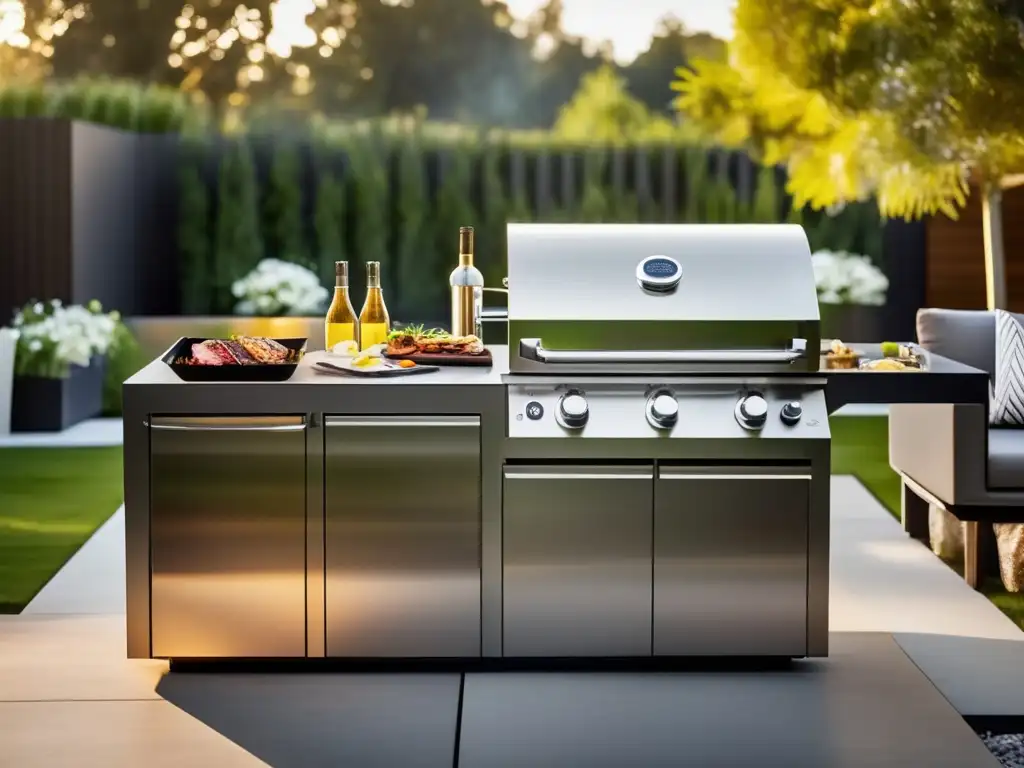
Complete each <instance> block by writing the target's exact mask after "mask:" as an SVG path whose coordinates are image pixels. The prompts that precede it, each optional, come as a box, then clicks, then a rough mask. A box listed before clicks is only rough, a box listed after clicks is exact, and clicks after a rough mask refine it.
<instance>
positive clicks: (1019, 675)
mask: <svg viewBox="0 0 1024 768" xmlns="http://www.w3.org/2000/svg"><path fill="white" fill-rule="evenodd" d="M831 573H832V582H831V589H830V600H831V607H830V612H829V628H830V629H831V631H833V632H890V633H892V634H893V638H894V639H895V641H896V642H897V643H898V644H899V646H900V647H901V648H902V649H903V651H904V652H905V653H906V654H907V655H908V656H909V657H910V658H911V659H912V660H913V661H914V663H915V664H917V666H918V667H919V668H920V669H921V671H922V672H924V674H925V675H926V676H927V677H928V678H929V679H930V680H931V681H932V683H933V684H934V685H935V686H936V687H937V688H938V689H939V690H940V691H941V692H942V694H943V695H944V696H945V697H946V698H947V699H948V700H949V702H950V703H951V704H952V705H953V706H954V707H955V708H956V710H957V711H958V712H959V713H960V714H962V715H964V716H975V717H978V716H993V715H1002V716H1020V717H1024V632H1021V631H1020V629H1019V628H1018V627H1017V625H1016V624H1014V623H1013V622H1012V621H1011V620H1010V619H1009V618H1007V617H1006V615H1005V614H1003V613H1002V612H1001V611H1000V610H999V609H998V608H996V607H995V606H994V605H993V604H992V603H991V602H989V600H988V599H987V598H986V597H985V596H984V595H983V594H981V593H980V592H977V591H976V590H973V589H971V588H970V587H968V586H967V584H966V583H964V580H963V578H962V577H961V576H960V575H958V574H957V573H956V572H955V571H953V570H951V569H950V568H949V567H948V566H946V565H945V564H944V563H943V562H942V561H941V560H939V559H938V558H937V557H936V556H935V555H934V554H932V552H931V551H930V550H929V549H928V548H927V547H925V546H924V545H922V544H921V543H920V542H917V541H915V540H914V539H911V538H910V537H909V536H907V535H906V533H904V531H903V528H902V526H901V525H900V524H899V522H897V521H896V519H895V518H893V517H892V515H890V514H889V513H888V512H887V511H886V510H885V509H884V508H883V507H882V506H881V504H879V503H878V502H877V501H876V500H875V498H874V497H873V496H872V495H871V494H870V493H869V492H868V491H867V490H866V489H865V488H864V487H863V486H862V485H861V484H860V483H859V482H858V481H857V480H855V479H854V478H850V477H834V478H832V568H831Z"/></svg>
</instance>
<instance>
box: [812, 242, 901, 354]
mask: <svg viewBox="0 0 1024 768" xmlns="http://www.w3.org/2000/svg"><path fill="white" fill-rule="evenodd" d="M811 262H812V264H813V265H814V282H815V284H816V286H817V289H818V306H819V308H820V313H821V336H822V338H823V339H843V340H847V341H855V342H856V341H861V342H866V341H881V340H882V336H883V329H882V313H881V310H880V307H882V306H883V305H884V304H885V298H886V293H887V291H888V290H889V279H888V278H887V277H886V276H885V274H884V273H883V272H882V270H880V269H879V268H878V267H876V266H875V265H874V264H873V263H872V262H871V259H869V258H868V257H867V256H860V255H858V254H852V253H845V252H842V251H817V252H816V253H814V254H813V255H812V256H811Z"/></svg>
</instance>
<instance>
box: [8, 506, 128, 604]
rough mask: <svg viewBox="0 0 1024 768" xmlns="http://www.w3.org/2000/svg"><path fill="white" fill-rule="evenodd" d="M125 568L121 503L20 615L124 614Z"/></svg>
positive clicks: (122, 508) (122, 509) (122, 507)
mask: <svg viewBox="0 0 1024 768" xmlns="http://www.w3.org/2000/svg"><path fill="white" fill-rule="evenodd" d="M124 569H125V565H124V506H123V505H122V506H121V507H119V508H118V510H117V511H116V512H115V513H114V514H113V515H111V517H110V518H109V519H108V520H107V522H105V523H104V524H103V525H101V526H100V527H99V528H98V529H97V530H96V532H95V533H94V534H93V535H92V536H91V537H90V538H89V540H88V541H87V542H86V543H85V544H83V545H82V548H81V549H80V550H78V552H77V553H75V555H73V556H72V557H71V559H70V560H68V562H67V563H65V564H64V567H63V568H61V569H60V571H59V572H58V573H57V574H56V575H55V576H54V577H53V578H52V579H50V581H49V582H47V583H46V585H45V586H44V587H43V588H42V589H41V590H39V592H38V593H37V594H36V596H35V597H34V598H32V601H31V602H30V603H29V604H28V605H27V606H25V609H24V610H23V611H22V615H23V616H24V615H34V614H47V613H78V614H81V613H94V614H123V613H124V611H125V575H124Z"/></svg>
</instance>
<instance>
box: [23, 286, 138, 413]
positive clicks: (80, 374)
mask: <svg viewBox="0 0 1024 768" xmlns="http://www.w3.org/2000/svg"><path fill="white" fill-rule="evenodd" d="M120 321H121V318H120V315H119V314H118V313H117V312H109V313H105V312H104V311H103V307H102V306H100V303H99V302H98V301H92V302H90V303H89V304H88V305H87V306H80V305H74V306H64V305H63V304H61V302H60V301H59V300H56V299H54V300H53V301H49V302H41V301H36V302H29V303H28V304H26V305H25V306H24V307H23V308H22V309H20V310H19V311H18V312H16V313H15V315H14V320H13V322H12V323H11V327H12V328H13V330H14V331H15V333H16V334H17V345H16V348H15V355H14V382H13V388H12V390H13V391H12V396H11V431H12V432H59V431H62V430H65V429H67V428H68V427H71V426H73V425H74V424H77V423H78V422H80V421H83V420H84V419H89V418H93V417H95V416H98V415H99V413H100V411H101V410H102V409H103V373H104V364H105V356H106V355H107V353H108V352H110V351H111V347H112V345H113V344H114V340H115V336H116V333H117V329H118V326H119V324H120Z"/></svg>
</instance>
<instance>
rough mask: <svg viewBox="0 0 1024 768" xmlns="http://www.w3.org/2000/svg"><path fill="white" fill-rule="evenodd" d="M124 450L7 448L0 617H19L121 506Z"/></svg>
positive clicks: (0, 489)
mask: <svg viewBox="0 0 1024 768" xmlns="http://www.w3.org/2000/svg"><path fill="white" fill-rule="evenodd" d="M121 455H122V451H121V447H120V446H116V447H110V448H0V613H18V612H19V611H21V609H22V608H24V607H25V606H26V605H27V604H28V603H29V601H30V600H31V599H32V598H33V597H34V596H35V594H36V593H37V592H38V591H39V590H40V589H41V588H42V587H43V586H44V585H45V584H46V582H47V581H49V580H50V579H51V578H52V577H53V575H54V574H55V573H57V571H59V570H60V568H61V566H63V565H64V563H65V562H67V560H68V558H70V557H71V555H73V554H74V553H75V552H76V551H78V549H79V547H81V546H82V544H84V543H85V541H86V540H87V539H88V538H89V537H90V536H91V535H92V534H93V532H94V531H95V530H96V529H97V528H99V527H100V526H101V525H102V524H103V523H104V522H106V520H107V519H108V518H109V517H110V516H111V515H112V514H113V513H114V512H115V511H116V510H117V508H118V507H119V506H120V505H121V500H122V498H121V497H122V492H121Z"/></svg>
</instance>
